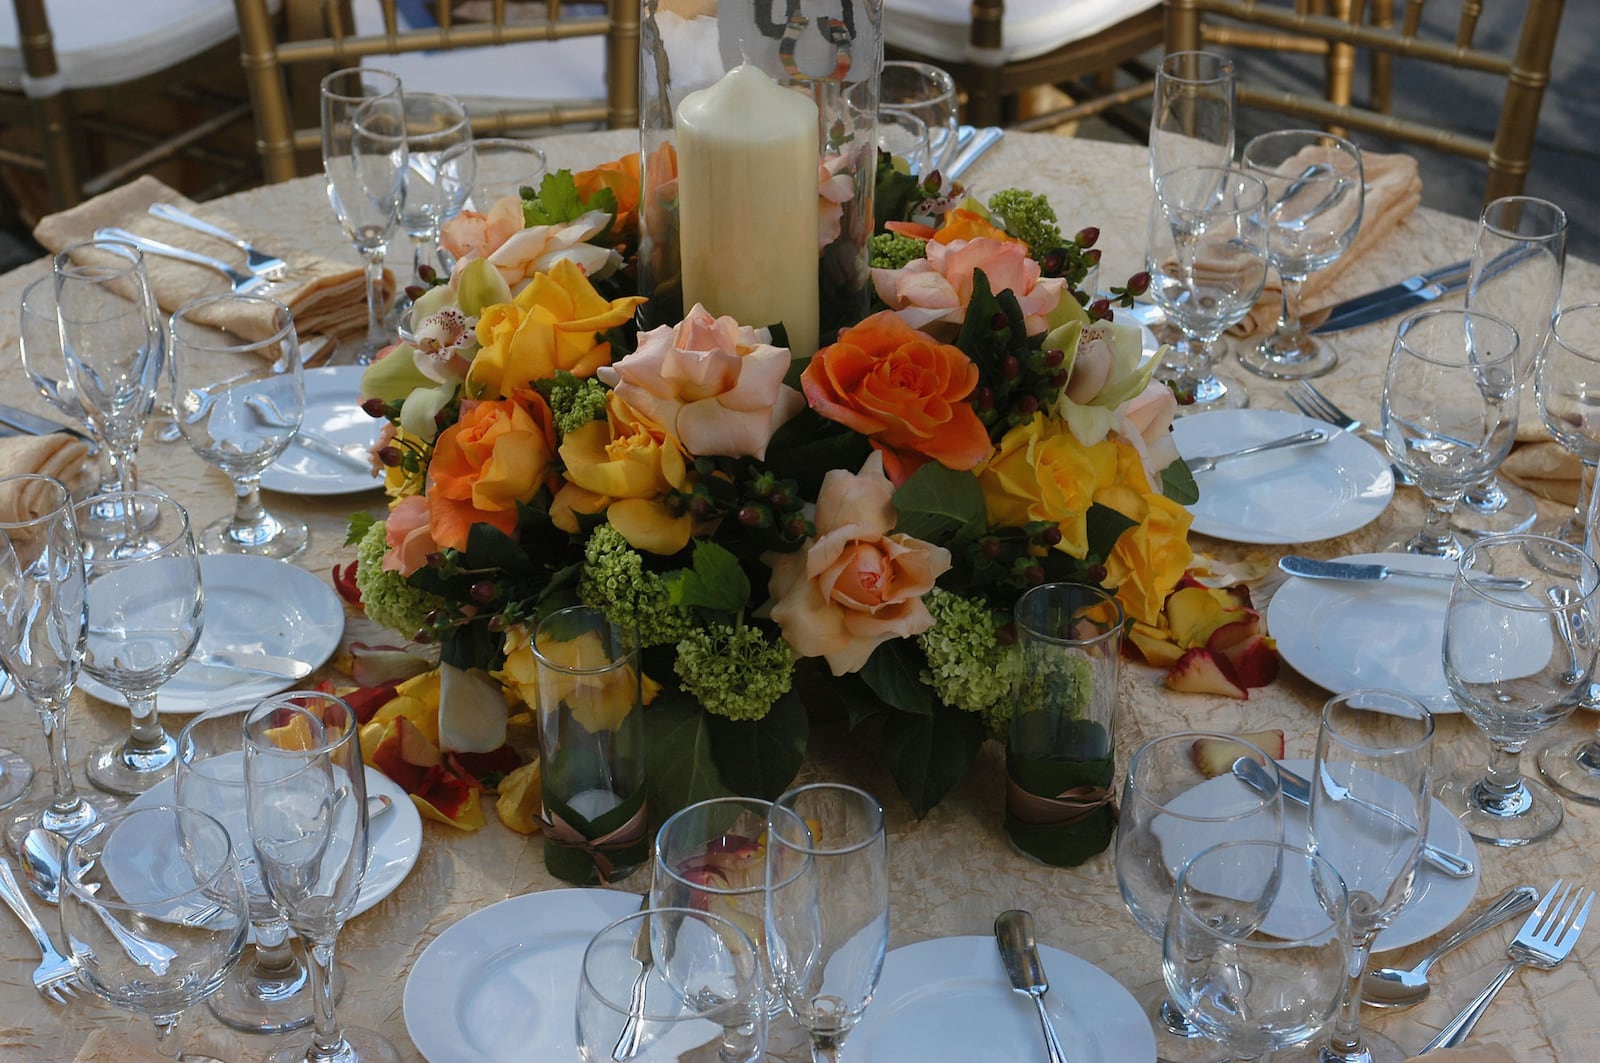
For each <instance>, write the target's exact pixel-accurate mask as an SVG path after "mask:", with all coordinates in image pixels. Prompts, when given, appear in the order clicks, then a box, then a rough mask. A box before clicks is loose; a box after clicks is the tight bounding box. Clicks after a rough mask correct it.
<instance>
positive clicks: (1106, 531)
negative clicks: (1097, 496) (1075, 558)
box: [1084, 502, 1139, 559]
mask: <svg viewBox="0 0 1600 1063" xmlns="http://www.w3.org/2000/svg"><path fill="white" fill-rule="evenodd" d="M1138 525H1139V522H1138V521H1136V520H1130V519H1129V518H1128V517H1125V516H1123V514H1121V513H1119V512H1118V511H1117V510H1114V509H1112V508H1111V507H1110V506H1105V505H1101V504H1100V503H1098V502H1096V503H1095V504H1094V505H1092V506H1090V507H1089V512H1088V513H1086V514H1084V526H1085V528H1086V529H1087V531H1088V540H1089V554H1090V556H1091V557H1098V558H1101V559H1104V558H1107V557H1110V556H1111V550H1112V548H1113V547H1115V546H1116V545H1117V540H1118V539H1120V538H1121V537H1122V533H1123V532H1125V531H1127V530H1128V529H1129V528H1135V527H1138Z"/></svg>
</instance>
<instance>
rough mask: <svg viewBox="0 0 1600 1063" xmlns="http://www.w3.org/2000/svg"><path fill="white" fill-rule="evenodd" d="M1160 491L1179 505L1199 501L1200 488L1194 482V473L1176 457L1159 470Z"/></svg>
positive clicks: (1188, 504) (1192, 503)
mask: <svg viewBox="0 0 1600 1063" xmlns="http://www.w3.org/2000/svg"><path fill="white" fill-rule="evenodd" d="M1161 493H1162V494H1164V495H1166V496H1167V497H1168V498H1170V499H1172V500H1173V501H1174V502H1176V503H1178V505H1180V506H1192V505H1194V504H1195V503H1196V502H1198V501H1200V488H1199V487H1198V486H1197V485H1196V484H1195V482H1194V473H1192V472H1190V471H1189V466H1188V463H1186V462H1185V461H1184V460H1183V459H1182V458H1178V459H1177V460H1175V461H1174V462H1172V464H1170V465H1168V466H1167V467H1166V468H1165V469H1162V470H1161Z"/></svg>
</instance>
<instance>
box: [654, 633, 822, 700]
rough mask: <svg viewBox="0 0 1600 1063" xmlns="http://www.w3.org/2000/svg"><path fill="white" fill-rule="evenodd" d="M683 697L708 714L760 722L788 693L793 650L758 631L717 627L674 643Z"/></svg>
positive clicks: (688, 635) (690, 634)
mask: <svg viewBox="0 0 1600 1063" xmlns="http://www.w3.org/2000/svg"><path fill="white" fill-rule="evenodd" d="M673 667H674V669H675V670H676V671H677V673H678V680H679V682H680V683H681V684H682V685H683V689H684V692H685V693H688V694H690V695H691V696H693V697H694V699H695V700H696V701H698V702H699V703H700V704H701V705H702V706H703V707H704V708H705V710H706V711H707V712H712V713H716V714H717V715H718V716H726V717H727V718H728V719H730V720H759V719H761V718H763V717H764V716H766V714H767V713H769V712H771V711H772V706H773V704H774V703H776V702H777V700H778V699H779V698H781V697H783V695H785V694H787V693H788V692H789V685H790V682H791V681H792V680H793V678H794V651H793V650H791V649H789V644H788V643H786V642H784V641H783V640H782V639H778V640H777V641H769V640H768V639H767V637H766V635H764V634H763V633H762V632H761V630H760V629H758V628H753V627H737V628H735V627H728V626H726V625H722V624H718V625H716V626H714V627H711V628H702V629H698V630H695V631H691V632H689V633H688V634H687V635H685V636H684V637H683V638H682V639H680V640H679V642H678V660H677V663H676V664H675V665H674V666H673Z"/></svg>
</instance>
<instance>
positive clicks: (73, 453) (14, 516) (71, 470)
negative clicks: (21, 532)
mask: <svg viewBox="0 0 1600 1063" xmlns="http://www.w3.org/2000/svg"><path fill="white" fill-rule="evenodd" d="M25 473H39V474H41V475H44V476H53V477H55V478H56V479H57V480H60V481H61V482H62V483H64V484H66V485H67V490H69V491H72V492H73V494H74V496H76V495H79V494H81V493H82V489H83V488H86V487H88V486H89V484H91V483H92V482H93V481H94V478H95V464H94V460H93V459H92V458H90V457H89V445H88V444H87V443H85V442H84V441H83V440H81V439H78V438H75V437H73V436H69V435H67V434H66V433H64V432H52V433H50V434H49V435H43V436H5V437H3V438H0V476H19V475H22V474H25ZM44 497H45V493H44V492H43V491H40V490H34V489H24V490H21V491H0V523H8V524H9V523H16V522H18V521H24V520H32V519H33V518H35V517H38V516H41V515H42V514H43V512H44V508H43V507H44Z"/></svg>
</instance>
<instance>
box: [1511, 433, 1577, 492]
mask: <svg viewBox="0 0 1600 1063" xmlns="http://www.w3.org/2000/svg"><path fill="white" fill-rule="evenodd" d="M1517 434H1518V435H1519V436H1520V435H1521V432H1520V431H1519V432H1518V433H1517ZM1500 474H1501V475H1502V476H1504V477H1505V478H1506V479H1508V480H1510V481H1511V482H1512V483H1515V484H1519V485H1521V486H1522V487H1526V488H1527V489H1528V490H1530V491H1532V492H1533V493H1534V494H1536V495H1540V496H1542V497H1544V498H1548V499H1550V500H1551V501H1554V502H1560V503H1562V504H1563V505H1568V506H1576V505H1577V504H1578V503H1579V501H1580V500H1581V498H1582V497H1583V463H1582V462H1580V461H1579V460H1578V459H1577V458H1576V457H1575V456H1574V455H1573V453H1572V451H1570V450H1568V449H1567V448H1566V447H1564V446H1562V445H1561V444H1560V443H1557V442H1555V441H1554V440H1551V439H1549V438H1548V437H1546V438H1545V439H1542V440H1534V441H1530V442H1521V441H1519V442H1518V443H1517V446H1516V449H1514V450H1512V452H1511V453H1510V454H1509V455H1507V456H1506V460H1505V461H1504V462H1502V463H1501V464H1500Z"/></svg>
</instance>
